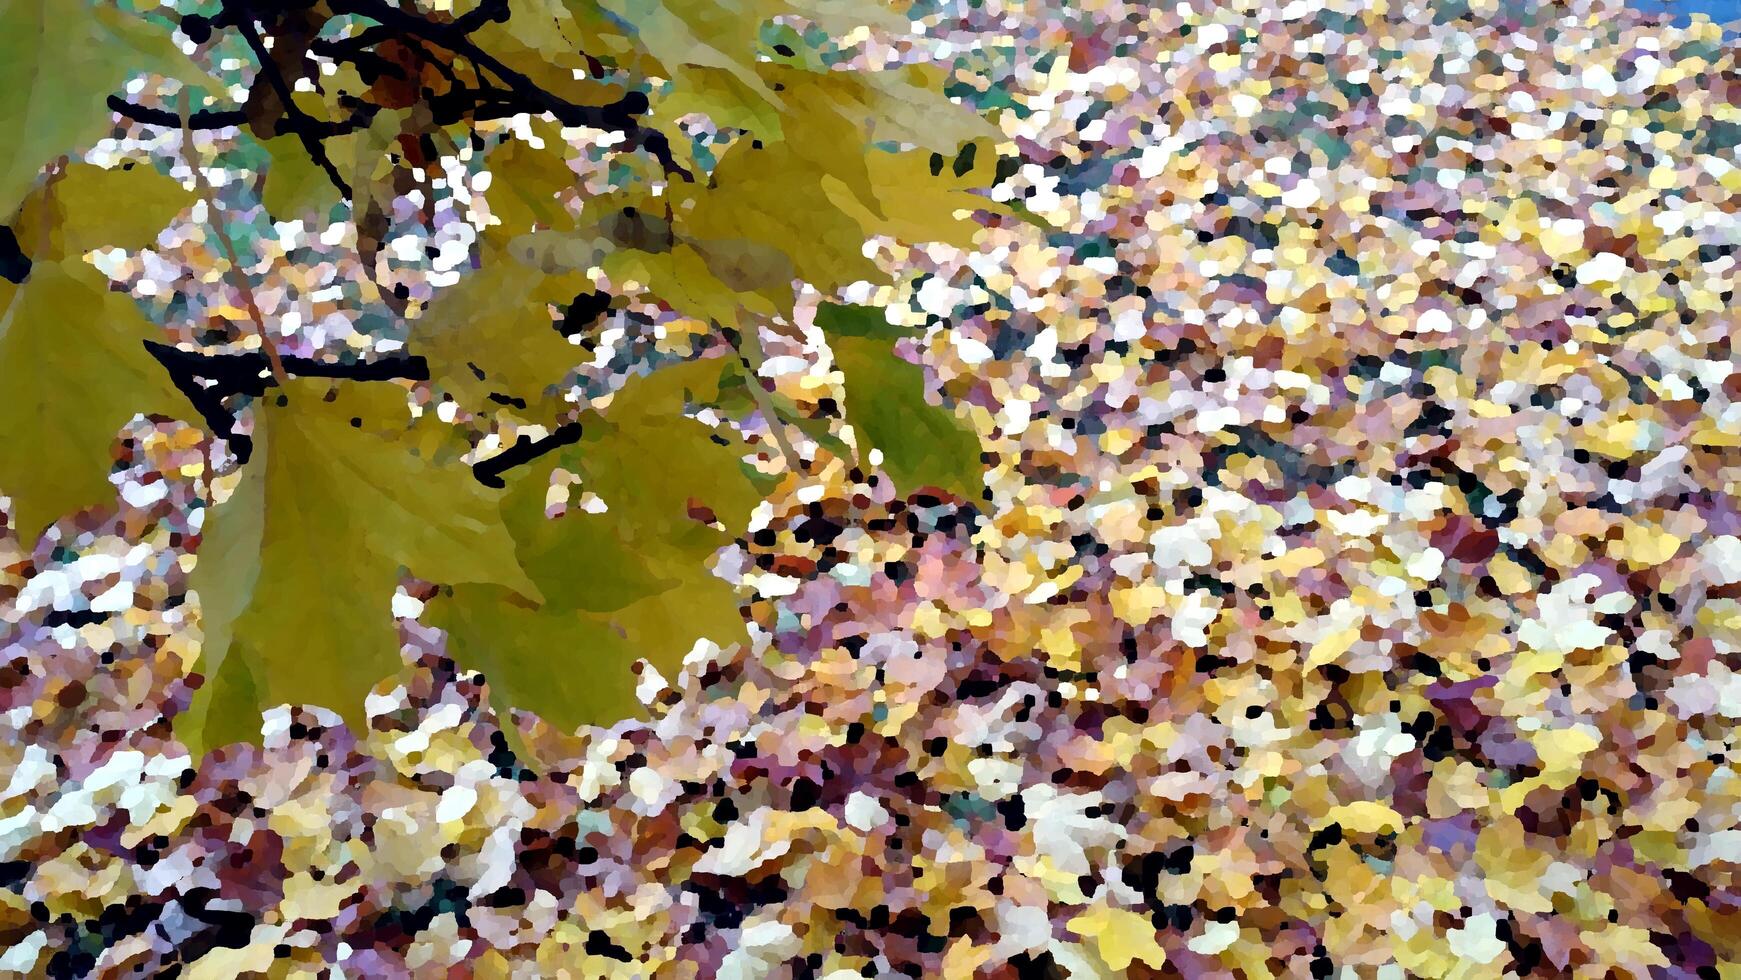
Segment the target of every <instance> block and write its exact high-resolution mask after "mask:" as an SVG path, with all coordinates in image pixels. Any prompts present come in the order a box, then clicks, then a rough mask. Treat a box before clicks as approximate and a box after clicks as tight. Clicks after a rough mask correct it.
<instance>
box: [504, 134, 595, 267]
mask: <svg viewBox="0 0 1741 980" xmlns="http://www.w3.org/2000/svg"><path fill="white" fill-rule="evenodd" d="M531 127H532V131H533V132H534V133H535V134H536V135H537V136H539V138H540V141H541V142H542V143H543V144H544V146H543V147H541V148H540V147H534V146H533V145H532V144H531V143H529V142H527V141H525V140H519V139H515V140H509V141H508V142H506V143H504V144H503V145H501V146H499V147H497V148H495V149H494V150H491V151H490V155H489V158H488V160H487V161H486V162H487V163H488V165H489V170H490V175H491V179H490V189H489V192H488V201H489V205H490V213H491V214H492V215H494V216H495V218H496V220H497V221H498V222H499V224H495V225H491V226H490V227H489V228H488V229H486V230H485V231H484V237H485V239H486V240H489V241H495V242H507V241H509V240H510V239H511V238H512V237H513V236H515V235H520V234H523V233H525V232H527V231H530V230H531V229H532V228H534V227H542V228H567V227H571V226H572V225H573V223H574V219H573V218H572V217H571V216H570V215H569V213H568V211H567V210H566V209H565V208H564V207H563V205H562V202H561V201H559V200H558V199H557V195H558V194H560V193H562V192H563V191H565V190H568V189H569V188H571V187H573V186H574V185H575V184H576V183H577V182H578V181H579V178H578V177H576V176H575V174H574V171H573V170H570V169H569V167H568V161H567V158H566V156H565V153H566V151H567V149H568V146H567V144H566V143H564V142H563V141H562V137H561V133H560V131H559V130H558V129H557V127H556V126H555V125H553V124H550V123H544V122H541V121H536V120H535V121H533V122H532V123H531Z"/></svg>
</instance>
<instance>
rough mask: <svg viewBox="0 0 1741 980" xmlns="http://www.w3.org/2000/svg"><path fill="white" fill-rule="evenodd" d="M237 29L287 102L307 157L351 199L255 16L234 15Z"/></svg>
mask: <svg viewBox="0 0 1741 980" xmlns="http://www.w3.org/2000/svg"><path fill="white" fill-rule="evenodd" d="M235 20H236V29H237V30H239V31H241V32H242V38H243V39H244V40H246V41H247V42H248V47H249V49H251V50H252V51H253V52H254V60H256V61H258V62H259V63H260V72H261V74H263V75H265V76H266V82H267V84H269V85H271V86H272V90H273V91H274V92H276V93H277V94H278V101H279V102H281V103H283V105H284V118H285V119H286V120H288V122H289V125H290V130H291V132H293V133H295V134H296V136H297V138H298V139H300V140H301V141H302V148H303V149H305V150H307V151H308V156H309V158H310V159H312V160H313V161H314V162H315V163H316V164H318V165H319V166H320V169H321V170H322V171H324V172H325V173H326V179H327V180H330V181H332V185H333V186H334V187H336V188H338V190H339V193H340V194H343V195H344V197H345V200H347V201H348V200H350V199H351V185H350V184H348V183H346V182H345V179H344V177H342V176H340V175H339V171H338V168H337V167H335V166H333V162H332V158H330V157H328V156H327V155H326V146H325V145H324V144H323V143H321V141H320V136H319V135H318V134H317V133H316V132H315V131H314V127H313V123H314V120H313V119H310V118H309V117H308V116H307V115H306V114H304V113H303V111H302V109H301V108H299V107H298V106H297V105H296V100H295V99H293V98H292V97H291V91H290V83H289V82H288V81H286V80H285V78H284V73H283V72H281V71H279V70H278V65H277V63H276V62H274V61H273V60H272V53H271V52H269V51H267V50H266V42H264V41H262V40H261V39H260V30H259V28H258V27H256V26H255V25H254V18H253V17H252V16H250V15H248V14H246V13H244V14H241V15H240V16H238V17H236V18H235Z"/></svg>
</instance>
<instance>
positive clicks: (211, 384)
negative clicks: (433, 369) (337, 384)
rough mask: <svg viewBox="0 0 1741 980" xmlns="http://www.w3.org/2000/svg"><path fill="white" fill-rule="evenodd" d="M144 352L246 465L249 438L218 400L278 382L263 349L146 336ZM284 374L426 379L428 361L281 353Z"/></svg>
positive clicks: (253, 393) (260, 390) (263, 389)
mask: <svg viewBox="0 0 1741 980" xmlns="http://www.w3.org/2000/svg"><path fill="white" fill-rule="evenodd" d="M144 343H145V350H146V352H147V353H149V354H150V355H151V356H152V357H154V358H156V359H157V363H159V364H161V365H163V368H164V370H166V371H168V372H169V378H170V381H171V382H173V383H174V384H175V387H176V389H177V390H179V391H180V392H181V393H182V394H183V395H185V396H187V400H188V401H189V402H191V403H193V407H194V408H195V409H197V410H198V411H199V413H200V417H201V418H202V419H204V420H205V423H206V425H207V426H209V427H210V428H211V430H212V433H213V434H214V435H217V436H220V437H222V438H224V439H225V440H227V441H228V442H229V443H230V447H231V449H232V451H233V452H235V454H236V458H237V459H238V460H239V461H241V462H244V463H246V462H247V461H248V455H249V453H250V452H251V451H252V449H253V443H252V441H251V440H250V439H249V438H248V437H247V436H244V435H239V434H237V433H236V431H235V425H236V419H235V416H234V415H233V414H232V413H231V412H230V410H229V408H227V407H226V406H225V405H224V399H226V398H229V397H231V396H232V395H251V396H254V397H256V398H257V397H259V396H260V395H263V394H265V393H266V389H268V388H272V387H275V386H276V385H277V384H278V381H277V379H276V378H274V377H273V376H272V371H271V364H270V363H269V362H268V361H267V359H266V355H265V354H263V353H255V352H252V351H247V352H240V353H226V354H208V353H202V352H200V351H192V350H184V349H182V348H180V347H175V346H173V345H171V344H163V343H158V342H157V341H153V340H147V341H145V342H144ZM280 360H281V362H282V363H283V366H284V370H285V373H286V374H287V375H289V376H292V377H298V378H333V379H337V380H344V381H427V380H429V365H428V363H427V362H425V361H424V360H423V358H421V357H417V356H414V355H405V356H395V357H383V358H380V359H378V360H374V361H321V360H316V359H314V358H312V357H297V356H294V355H285V356H283V357H282V358H281V359H280Z"/></svg>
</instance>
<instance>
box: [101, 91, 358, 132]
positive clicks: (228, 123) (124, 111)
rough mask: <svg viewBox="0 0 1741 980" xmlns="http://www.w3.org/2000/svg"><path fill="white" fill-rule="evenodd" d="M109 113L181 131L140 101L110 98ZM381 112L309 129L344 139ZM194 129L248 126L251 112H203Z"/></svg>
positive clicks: (167, 115) (166, 114) (313, 123)
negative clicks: (347, 134)
mask: <svg viewBox="0 0 1741 980" xmlns="http://www.w3.org/2000/svg"><path fill="white" fill-rule="evenodd" d="M109 111H110V112H113V113H115V114H116V115H118V116H120V117H122V118H123V119H131V120H133V121H134V122H137V123H144V124H145V125H147V126H163V127H165V128H174V129H180V128H182V118H181V117H180V116H178V115H176V114H175V113H173V112H171V111H169V110H168V109H153V108H151V107H149V106H142V105H140V104H138V103H137V102H128V101H127V100H126V99H123V98H121V97H120V96H118V95H111V96H109ZM378 111H379V108H378V107H377V106H372V105H367V104H365V105H364V106H363V107H362V108H360V109H358V110H357V111H356V112H354V113H352V114H351V118H349V119H346V120H344V121H343V122H325V121H322V120H319V119H310V120H308V122H309V128H310V129H312V130H314V131H315V132H316V133H318V134H319V135H320V136H322V137H328V136H343V135H345V134H346V133H350V132H354V131H356V130H359V129H362V128H363V127H365V126H367V125H368V124H369V120H371V119H373V118H374V117H375V113H376V112H378ZM187 122H189V123H190V124H191V126H192V128H193V129H197V130H208V129H229V128H231V127H233V126H246V125H247V124H248V112H247V110H246V109H201V110H200V111H198V112H195V113H193V114H192V115H190V116H189V117H188V120H187Z"/></svg>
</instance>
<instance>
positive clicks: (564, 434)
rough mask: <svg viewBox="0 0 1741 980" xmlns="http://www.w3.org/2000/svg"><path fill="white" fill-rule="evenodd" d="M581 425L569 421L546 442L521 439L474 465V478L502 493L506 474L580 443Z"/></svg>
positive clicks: (525, 437)
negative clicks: (515, 468)
mask: <svg viewBox="0 0 1741 980" xmlns="http://www.w3.org/2000/svg"><path fill="white" fill-rule="evenodd" d="M580 434H581V426H580V423H579V422H565V423H563V424H562V425H559V426H557V427H556V429H555V431H553V432H551V433H550V434H549V435H547V436H545V437H544V438H542V439H532V438H529V437H527V436H521V437H519V438H518V439H515V440H514V444H513V445H512V446H509V447H508V448H507V449H504V450H502V451H501V452H499V453H497V454H495V455H494V456H491V457H490V458H489V459H481V460H478V461H477V462H476V463H473V464H472V476H475V477H477V480H478V482H479V483H482V484H483V485H484V486H486V487H494V488H495V489H498V490H500V489H501V488H502V487H505V486H507V485H508V484H507V481H505V480H503V479H502V474H503V473H506V472H507V471H508V470H511V469H513V468H514V467H516V466H520V465H522V464H524V463H529V462H531V461H532V460H535V459H537V458H538V457H540V456H543V455H545V454H546V453H551V452H555V451H556V450H558V449H560V448H562V447H563V446H572V445H574V444H575V443H577V442H579V441H580Z"/></svg>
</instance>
